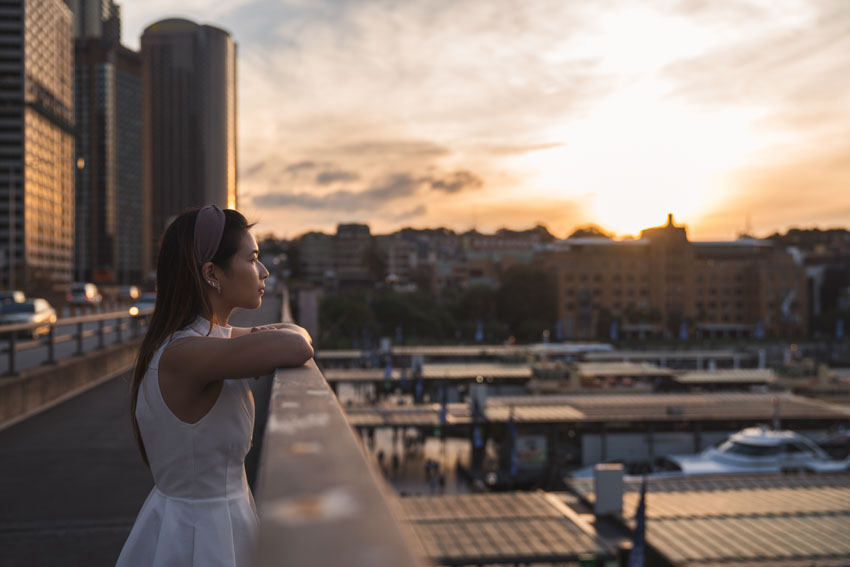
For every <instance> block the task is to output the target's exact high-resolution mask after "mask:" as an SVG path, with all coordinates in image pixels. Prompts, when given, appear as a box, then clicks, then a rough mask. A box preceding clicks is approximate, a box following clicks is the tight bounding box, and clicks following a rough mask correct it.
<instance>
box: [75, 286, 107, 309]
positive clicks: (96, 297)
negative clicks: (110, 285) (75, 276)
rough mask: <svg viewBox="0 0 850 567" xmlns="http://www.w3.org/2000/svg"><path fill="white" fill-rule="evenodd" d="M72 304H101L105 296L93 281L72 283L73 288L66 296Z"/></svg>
mask: <svg viewBox="0 0 850 567" xmlns="http://www.w3.org/2000/svg"><path fill="white" fill-rule="evenodd" d="M66 299H67V300H68V303H70V304H71V305H92V306H94V305H99V304H100V302H101V301H102V300H103V296H102V295H101V294H100V291H99V290H98V289H97V286H96V285H94V284H93V283H75V284H71V289H70V291H69V292H68V295H67V297H66Z"/></svg>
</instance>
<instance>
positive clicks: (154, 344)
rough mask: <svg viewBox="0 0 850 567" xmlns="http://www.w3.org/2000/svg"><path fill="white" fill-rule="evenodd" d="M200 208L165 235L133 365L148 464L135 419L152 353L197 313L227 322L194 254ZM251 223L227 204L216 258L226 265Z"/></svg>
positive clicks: (178, 220) (132, 408)
mask: <svg viewBox="0 0 850 567" xmlns="http://www.w3.org/2000/svg"><path fill="white" fill-rule="evenodd" d="M198 211H199V209H192V210H189V211H186V212H184V213H183V214H181V215H180V216H178V217H177V218H176V219H174V222H172V223H171V224H170V225H169V226H168V228H167V229H166V230H165V234H164V235H163V236H162V243H161V244H160V248H159V256H158V258H157V263H156V303H155V305H154V309H153V315H151V319H150V322H149V323H148V330H147V333H145V338H144V340H142V346H141V347H140V348H139V355H138V357H137V358H136V365H135V368H134V371H133V389H132V395H131V397H130V419H131V420H132V422H133V435H134V436H135V437H136V443H138V445H139V451H141V453H142V460H143V461H144V462H145V464H146V465H147V466H148V467H150V463H149V461H148V454H147V451H145V444H144V442H143V441H142V435H141V432H140V431H139V422H138V420H136V402H137V401H138V399H139V386H140V385H141V383H142V378H143V377H144V375H145V372H146V371H147V369H148V365H149V364H150V362H151V358H153V355H154V353H155V352H156V349H158V348H159V347H160V346H161V345H162V344H163V343H164V342H165V340H166V339H167V338H168V337H169V336H170V335H171V334H172V333H174V332H175V331H178V330H180V329H182V328H184V327H186V326H187V325H189V324H190V323H191V322H192V321H194V320H195V318H196V317H197V316H198V315H202V316H204V317H205V318H207V319H209V320H210V330H212V324H213V323H219V324H223V322H222V321H217V320H216V316H215V313H214V312H213V309H212V305H211V304H210V302H209V300H208V299H207V295H206V293H204V290H205V287H204V278H203V274H201V267H200V266H199V265H198V260H197V257H196V255H195V245H194V238H195V219H197V218H198ZM252 226H253V225H251V224H248V221H247V220H245V217H244V216H242V214H241V213H239V212H237V211H234V210H232V209H225V211H224V232H223V233H222V236H221V243H220V244H219V246H218V250H217V251H216V253H215V256H213V259H212V262H213V264H215V265H217V266H220V267H222V268H223V269H225V270H226V269H228V268H229V267H230V260H231V259H232V258H233V256H234V255H235V254H236V252H237V251H238V250H239V246H240V244H241V241H242V237H243V235H244V234H245V232H246V231H247V230H248V229H250V228H251V227H252Z"/></svg>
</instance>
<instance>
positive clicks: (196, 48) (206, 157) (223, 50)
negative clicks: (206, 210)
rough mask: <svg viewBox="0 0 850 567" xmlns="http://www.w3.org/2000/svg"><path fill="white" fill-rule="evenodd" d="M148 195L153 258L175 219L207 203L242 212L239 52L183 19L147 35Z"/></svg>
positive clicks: (211, 30) (216, 32)
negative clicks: (238, 156) (238, 144)
mask: <svg viewBox="0 0 850 567" xmlns="http://www.w3.org/2000/svg"><path fill="white" fill-rule="evenodd" d="M142 60H143V77H144V79H143V84H144V117H145V125H144V131H145V136H144V139H145V147H144V169H145V189H146V191H147V192H149V193H150V195H151V223H152V232H151V237H152V239H153V241H152V244H153V253H154V254H156V251H157V249H158V241H159V238H160V237H161V236H162V233H163V231H164V230H165V228H166V226H167V225H168V224H169V222H170V221H171V220H172V219H173V217H174V216H176V215H178V214H180V213H181V212H182V211H183V210H184V209H186V208H188V207H195V206H202V205H205V204H208V203H213V204H217V205H219V206H220V207H222V208H224V207H227V208H236V207H237V187H236V45H235V44H234V42H233V39H232V38H231V37H230V34H229V33H227V32H226V31H224V30H222V29H220V28H217V27H213V26H208V25H198V24H196V23H194V22H190V21H188V20H182V19H169V20H162V21H159V22H156V23H154V24H151V25H150V26H148V28H147V29H145V32H144V34H143V35H142Z"/></svg>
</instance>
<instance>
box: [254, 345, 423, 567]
mask: <svg viewBox="0 0 850 567" xmlns="http://www.w3.org/2000/svg"><path fill="white" fill-rule="evenodd" d="M255 493H256V495H257V499H256V501H257V509H258V513H259V515H260V540H259V548H258V557H257V561H256V564H257V565H258V566H260V567H270V566H293V567H294V566H298V567H310V566H314V565H315V566H326V565H345V566H346V567H382V566H386V567H397V566H408V565H410V566H424V565H428V564H429V563H428V562H427V561H426V560H425V559H423V558H424V556H425V554H424V551H423V550H422V549H420V546H419V545H418V540H416V539H415V537H414V536H413V535H412V534H410V533H409V532H408V531H407V528H405V527H404V525H403V524H402V523H401V522H400V521H399V518H400V517H401V516H400V507H399V503H398V501H397V498H396V496H395V495H394V494H393V493H392V490H391V488H389V487H388V486H387V485H386V483H385V481H384V480H383V478H382V477H381V476H380V475H379V474H378V472H377V471H376V469H375V467H374V466H373V465H372V462H371V460H370V459H369V457H367V455H366V452H365V450H364V448H363V446H362V445H361V442H360V439H359V437H358V436H357V434H356V433H355V432H354V430H353V429H352V428H351V426H350V425H349V423H348V420H347V419H346V416H345V413H344V412H343V409H342V408H341V407H340V405H339V402H338V401H337V399H336V396H335V395H334V393H333V391H332V390H331V388H330V386H329V385H328V383H327V382H326V381H325V378H324V376H323V375H322V373H321V371H319V369H318V367H317V366H316V364H315V362H313V361H312V360H311V361H309V362H308V363H307V364H306V365H304V366H303V367H300V368H292V369H281V370H278V371H277V372H275V375H274V382H273V385H272V392H271V399H270V402H269V409H268V421H267V423H266V428H265V434H264V438H263V447H262V454H261V455H260V464H259V470H258V474H257V490H256V492H255Z"/></svg>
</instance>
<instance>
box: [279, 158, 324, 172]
mask: <svg viewBox="0 0 850 567" xmlns="http://www.w3.org/2000/svg"><path fill="white" fill-rule="evenodd" d="M316 167H318V165H317V164H316V162H314V161H309V160H304V161H299V162H296V163H293V164H290V165H287V166H286V169H285V171H286V172H287V173H299V172H301V171H305V170H308V169H314V168H316Z"/></svg>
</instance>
